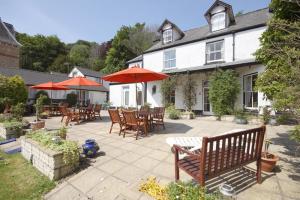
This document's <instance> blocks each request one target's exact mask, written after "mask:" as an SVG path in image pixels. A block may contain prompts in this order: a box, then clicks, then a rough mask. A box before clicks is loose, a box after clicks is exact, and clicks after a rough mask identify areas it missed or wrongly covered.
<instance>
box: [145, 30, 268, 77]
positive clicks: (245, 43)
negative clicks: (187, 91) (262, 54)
mask: <svg viewBox="0 0 300 200" xmlns="http://www.w3.org/2000/svg"><path fill="white" fill-rule="evenodd" d="M264 30H265V27H262V28H256V29H252V30H247V31H242V32H238V33H236V36H235V60H245V59H250V58H253V57H254V56H253V53H254V52H255V51H256V50H257V49H258V48H259V37H260V36H261V34H262V32H263V31H264ZM217 40H224V61H225V62H233V35H232V34H228V35H225V36H220V37H216V38H211V39H207V40H203V41H199V42H195V43H191V44H185V45H182V46H177V47H174V48H169V49H166V50H170V49H175V50H176V68H177V69H182V68H188V67H199V66H203V65H205V64H206V63H205V62H206V58H205V56H206V54H205V51H206V43H207V42H213V41H217ZM163 55H164V50H160V51H155V52H150V53H146V54H144V56H143V57H144V67H145V68H147V69H150V70H153V71H156V72H161V71H163V69H164V68H163Z"/></svg>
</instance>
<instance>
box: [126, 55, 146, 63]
mask: <svg viewBox="0 0 300 200" xmlns="http://www.w3.org/2000/svg"><path fill="white" fill-rule="evenodd" d="M142 60H143V55H139V56H137V57H135V58H133V59H131V60H128V61H127V62H126V63H127V64H130V63H135V62H140V61H142Z"/></svg>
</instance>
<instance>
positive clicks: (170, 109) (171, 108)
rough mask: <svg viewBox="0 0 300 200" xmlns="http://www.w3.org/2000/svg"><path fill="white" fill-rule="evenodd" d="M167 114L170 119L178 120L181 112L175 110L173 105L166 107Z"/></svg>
mask: <svg viewBox="0 0 300 200" xmlns="http://www.w3.org/2000/svg"><path fill="white" fill-rule="evenodd" d="M166 110H167V113H168V116H169V118H170V119H179V118H180V115H181V112H180V111H179V110H177V109H175V106H174V105H171V106H169V107H167V109H166Z"/></svg>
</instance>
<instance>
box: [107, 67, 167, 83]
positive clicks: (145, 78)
mask: <svg viewBox="0 0 300 200" xmlns="http://www.w3.org/2000/svg"><path fill="white" fill-rule="evenodd" d="M168 77H169V76H168V75H167V74H163V73H159V72H154V71H150V70H147V69H144V68H140V67H138V66H134V67H131V68H128V69H125V70H122V71H119V72H116V73H113V74H110V75H107V76H104V77H103V80H106V81H110V82H119V83H140V82H150V81H159V80H163V79H165V78H168Z"/></svg>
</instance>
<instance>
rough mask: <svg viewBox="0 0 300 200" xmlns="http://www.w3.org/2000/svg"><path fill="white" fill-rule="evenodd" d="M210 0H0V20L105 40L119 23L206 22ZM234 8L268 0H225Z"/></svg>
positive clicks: (33, 30)
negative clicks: (205, 16)
mask: <svg viewBox="0 0 300 200" xmlns="http://www.w3.org/2000/svg"><path fill="white" fill-rule="evenodd" d="M213 2H214V0H0V17H1V20H2V21H5V22H8V23H11V24H13V25H14V27H15V29H16V30H17V31H18V32H22V33H27V34H30V35H35V34H43V35H57V36H58V37H59V38H60V39H61V40H62V41H64V42H66V43H72V42H76V41H77V40H78V39H82V40H87V41H94V42H98V43H101V42H105V41H108V40H110V39H112V38H113V37H114V35H115V34H116V32H117V31H118V29H119V28H120V27H121V26H122V25H134V24H135V23H137V22H145V23H146V24H147V25H150V26H159V25H161V23H162V22H163V21H164V19H169V20H170V21H172V22H173V23H175V24H176V25H177V26H178V27H179V28H180V29H181V30H188V29H192V28H196V27H200V26H203V25H206V24H207V22H206V20H205V18H204V16H203V15H204V13H205V12H206V10H207V9H208V8H209V7H210V5H212V4H213ZM225 2H226V3H229V4H231V5H232V7H233V11H234V13H236V12H238V11H244V13H245V12H249V11H253V10H257V9H260V8H264V7H267V6H268V4H269V2H270V0H226V1H225Z"/></svg>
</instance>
